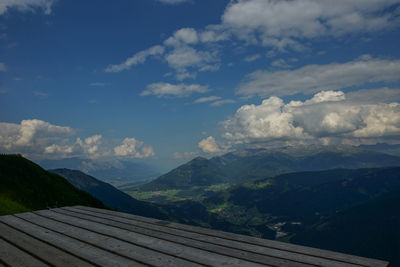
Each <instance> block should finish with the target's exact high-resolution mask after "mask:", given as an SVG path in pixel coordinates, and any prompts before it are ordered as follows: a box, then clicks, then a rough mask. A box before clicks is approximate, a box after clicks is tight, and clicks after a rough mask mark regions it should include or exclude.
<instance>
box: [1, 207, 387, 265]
mask: <svg viewBox="0 0 400 267" xmlns="http://www.w3.org/2000/svg"><path fill="white" fill-rule="evenodd" d="M0 259H1V260H0V266H1V265H4V266H8V265H11V266H353V267H354V266H388V265H389V264H388V262H384V261H380V260H374V259H368V258H362V257H357V256H351V255H347V254H342V253H336V252H331V251H326V250H320V249H314V248H309V247H304V246H298V245H292V244H287V243H282V242H277V241H271V240H266V239H260V238H255V237H249V236H243V235H237V234H232V233H226V232H221V231H215V230H210V229H206V228H200V227H193V226H188V225H183V224H177V223H170V222H166V221H159V220H156V219H150V218H146V217H140V216H135V215H131V214H126V213H121V212H115V211H109V210H103V209H95V208H89V207H83V206H74V207H64V208H56V209H50V210H41V211H35V212H27V213H20V214H14V215H7V216H2V217H0Z"/></svg>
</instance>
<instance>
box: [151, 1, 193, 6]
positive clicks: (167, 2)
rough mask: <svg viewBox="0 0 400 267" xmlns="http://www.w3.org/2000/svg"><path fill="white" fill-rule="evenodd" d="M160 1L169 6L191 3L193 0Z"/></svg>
mask: <svg viewBox="0 0 400 267" xmlns="http://www.w3.org/2000/svg"><path fill="white" fill-rule="evenodd" d="M158 1H160V2H161V3H164V4H169V5H175V4H181V3H186V2H191V0H158Z"/></svg>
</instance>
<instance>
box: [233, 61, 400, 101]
mask: <svg viewBox="0 0 400 267" xmlns="http://www.w3.org/2000/svg"><path fill="white" fill-rule="evenodd" d="M398 80H400V60H390V59H380V58H373V57H370V56H368V55H365V56H362V57H360V58H358V59H356V60H353V61H350V62H346V63H331V64H326V65H307V66H304V67H301V68H299V69H296V70H280V71H265V70H258V71H255V72H253V73H251V74H249V75H248V76H247V78H246V80H245V81H244V82H243V83H242V84H241V85H240V86H239V88H238V90H237V93H238V94H241V95H260V96H270V95H277V96H283V95H292V94H297V93H304V94H310V93H315V92H318V91H320V90H321V89H323V90H337V89H340V88H345V87H350V86H358V85H363V84H365V83H373V82H393V81H398Z"/></svg>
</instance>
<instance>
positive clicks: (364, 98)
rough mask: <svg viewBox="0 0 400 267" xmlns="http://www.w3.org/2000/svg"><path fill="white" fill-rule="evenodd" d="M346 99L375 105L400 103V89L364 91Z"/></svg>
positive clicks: (350, 94) (350, 95)
mask: <svg viewBox="0 0 400 267" xmlns="http://www.w3.org/2000/svg"><path fill="white" fill-rule="evenodd" d="M346 99H347V100H349V101H352V102H357V103H364V104H373V103H391V102H399V101H400V88H392V89H389V88H386V87H384V88H376V89H364V90H359V91H356V92H349V93H347V94H346Z"/></svg>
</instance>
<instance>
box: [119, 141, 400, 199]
mask: <svg viewBox="0 0 400 267" xmlns="http://www.w3.org/2000/svg"><path fill="white" fill-rule="evenodd" d="M385 166H400V157H398V156H394V155H388V154H384V153H381V152H377V151H371V150H366V149H362V148H358V147H352V146H344V145H343V146H297V147H284V148H275V149H248V150H239V151H234V152H230V153H227V154H224V155H222V156H218V157H214V158H211V159H205V158H202V157H197V158H195V159H193V160H191V161H189V162H188V163H186V164H183V165H181V166H179V167H177V168H175V169H173V170H172V171H170V172H168V173H166V174H164V175H162V176H160V177H159V178H157V179H155V180H153V181H150V182H148V183H145V184H141V185H136V186H135V185H134V186H131V187H124V188H123V190H124V191H125V192H127V193H129V194H131V195H132V196H134V197H137V198H142V199H145V200H149V201H153V202H158V203H164V202H166V201H172V202H173V201H175V200H182V199H192V200H199V199H202V198H204V197H207V196H210V195H212V194H213V193H214V192H215V191H219V190H220V189H226V188H227V187H229V186H231V185H235V184H239V183H245V182H249V181H255V180H257V179H263V178H267V177H273V176H276V175H280V174H283V173H291V172H301V171H318V170H328V169H335V168H347V169H357V168H376V167H385ZM144 192H149V193H148V194H145V193H144ZM155 192H156V193H155ZM171 194H173V195H172V196H171Z"/></svg>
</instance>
